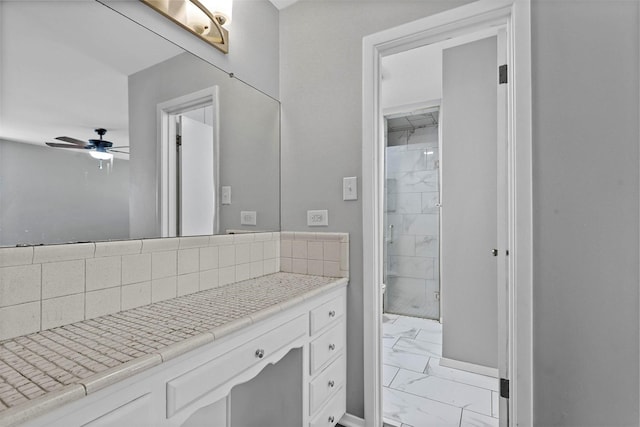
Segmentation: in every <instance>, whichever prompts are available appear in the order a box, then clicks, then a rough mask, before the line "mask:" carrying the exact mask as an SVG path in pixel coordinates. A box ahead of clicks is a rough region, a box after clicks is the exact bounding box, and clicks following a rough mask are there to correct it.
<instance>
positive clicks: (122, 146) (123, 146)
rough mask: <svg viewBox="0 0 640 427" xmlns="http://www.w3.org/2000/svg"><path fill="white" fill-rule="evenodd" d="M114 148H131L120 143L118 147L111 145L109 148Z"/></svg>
mask: <svg viewBox="0 0 640 427" xmlns="http://www.w3.org/2000/svg"><path fill="white" fill-rule="evenodd" d="M112 148H129V146H128V145H118V146H117V147H109V149H112Z"/></svg>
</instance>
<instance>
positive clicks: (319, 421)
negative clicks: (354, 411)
mask: <svg viewBox="0 0 640 427" xmlns="http://www.w3.org/2000/svg"><path fill="white" fill-rule="evenodd" d="M345 412H347V392H346V390H345V387H342V388H341V389H340V390H338V392H337V393H336V394H335V395H334V396H333V397H332V398H331V400H330V401H329V403H328V404H327V405H326V406H325V407H323V408H322V409H321V410H320V412H319V413H318V415H316V417H315V418H314V419H313V420H311V422H310V423H309V427H333V426H335V425H336V424H337V423H338V421H340V418H342V416H343V415H344V414H345Z"/></svg>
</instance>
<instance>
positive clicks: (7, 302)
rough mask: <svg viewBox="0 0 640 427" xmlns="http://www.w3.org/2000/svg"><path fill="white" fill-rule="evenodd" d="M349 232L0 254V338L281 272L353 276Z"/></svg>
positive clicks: (116, 244) (57, 247) (148, 242)
mask: <svg viewBox="0 0 640 427" xmlns="http://www.w3.org/2000/svg"><path fill="white" fill-rule="evenodd" d="M348 242H349V237H348V234H346V233H298V232H296V233H293V232H282V233H254V234H249V233H246V234H234V235H220V236H196V237H179V238H165V239H144V240H124V241H112V242H98V243H76V244H67V245H50V246H32V247H18V248H0V340H4V339H8V338H12V337H15V336H19V335H24V334H29V333H32V332H37V331H39V330H44V329H49V328H53V327H57V326H62V325H66V324H69V323H73V322H77V321H80V320H85V319H91V318H94V317H98V316H102V315H105V314H112V313H116V312H118V311H122V310H127V309H131V308H135V307H139V306H142V305H146V304H150V303H152V302H157V301H162V300H165V299H169V298H174V297H176V296H181V295H187V294H191V293H195V292H198V291H201V290H206V289H210V288H214V287H217V286H223V285H227V284H230V283H233V282H238V281H241V280H246V279H250V278H254V277H259V276H263V275H266V274H271V273H275V272H278V271H284V272H294V273H301V274H312V275H318V276H331V277H348V269H349V255H348V253H349V247H348Z"/></svg>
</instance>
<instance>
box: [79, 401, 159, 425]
mask: <svg viewBox="0 0 640 427" xmlns="http://www.w3.org/2000/svg"><path fill="white" fill-rule="evenodd" d="M151 419H153V418H152V415H151V394H145V395H144V396H140V397H138V398H137V399H135V400H132V401H131V402H129V403H126V404H124V405H122V406H120V407H119V408H116V409H114V410H112V411H111V412H107V413H106V414H104V415H101V416H100V417H98V418H96V419H94V420H93V421H90V422H88V423H87V424H84V427H107V426H113V427H116V426H137V427H141V426H151V424H150V420H151Z"/></svg>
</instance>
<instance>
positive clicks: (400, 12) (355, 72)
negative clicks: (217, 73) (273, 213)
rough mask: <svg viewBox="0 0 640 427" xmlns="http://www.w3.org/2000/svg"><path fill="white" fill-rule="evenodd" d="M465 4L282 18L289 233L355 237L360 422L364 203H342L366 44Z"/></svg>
mask: <svg viewBox="0 0 640 427" xmlns="http://www.w3.org/2000/svg"><path fill="white" fill-rule="evenodd" d="M462 3H464V2H453V1H428V2H415V1H393V2H380V1H340V2H314V1H310V2H300V3H296V4H294V5H293V6H290V7H288V8H286V9H284V10H282V11H281V13H280V54H281V56H280V100H281V102H282V229H283V230H293V231H302V230H308V231H343V232H348V233H350V254H349V256H350V266H351V268H350V274H351V277H350V282H349V283H350V284H349V288H348V310H347V342H348V348H347V358H348V360H347V411H348V412H349V413H351V414H353V415H356V416H360V417H362V416H363V415H364V403H363V398H364V384H363V381H364V380H363V370H362V360H363V354H362V346H363V336H362V331H363V324H362V316H363V313H362V287H363V283H362V204H361V201H360V200H358V201H356V202H353V201H350V202H345V201H343V200H342V177H345V176H358V177H361V170H362V165H361V163H362V160H361V157H362V155H361V146H362V131H361V128H362V125H361V123H362V59H361V58H362V37H363V36H365V35H368V34H371V33H375V32H378V31H381V30H383V29H387V28H390V27H394V26H396V25H400V24H402V23H405V22H410V21H413V20H415V19H418V18H421V17H424V16H427V15H431V14H434V13H437V12H440V11H442V10H445V9H450V8H453V7H456V6H458V5H460V4H462ZM360 191H361V188H359V192H360ZM308 209H328V210H329V227H325V228H317V227H313V228H309V227H307V226H306V211H307V210H308ZM367 286H373V284H367Z"/></svg>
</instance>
